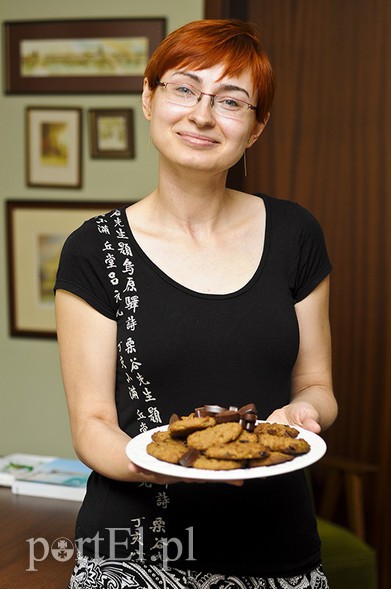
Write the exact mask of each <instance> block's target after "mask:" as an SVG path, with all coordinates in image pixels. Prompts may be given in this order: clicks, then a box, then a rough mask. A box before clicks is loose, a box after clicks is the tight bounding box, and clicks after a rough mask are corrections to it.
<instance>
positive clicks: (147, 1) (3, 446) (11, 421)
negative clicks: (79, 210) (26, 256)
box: [0, 0, 203, 456]
mask: <svg viewBox="0 0 391 589" xmlns="http://www.w3.org/2000/svg"><path fill="white" fill-rule="evenodd" d="M0 17H1V21H2V22H3V21H9V20H57V19H62V18H64V19H70V18H75V19H78V18H105V17H108V18H129V17H165V18H166V19H167V31H171V30H172V29H175V28H176V27H178V26H180V25H182V24H184V23H185V22H187V21H190V20H195V19H198V18H202V17H203V0H191V1H188V0H110V1H108V0H68V2H63V1H62V0H61V1H60V0H52V1H51V2H47V0H33V1H32V2H26V0H0ZM1 34H2V31H1ZM1 47H3V39H1ZM41 105H43V106H78V107H81V108H82V109H83V140H84V147H83V176H84V181H83V187H82V189H81V190H72V189H71V190H55V189H50V188H42V189H41V188H28V187H27V186H26V184H25V175H24V169H25V168H24V166H25V161H24V111H25V107H26V106H41ZM94 107H97V108H99V107H101V108H105V107H131V108H133V109H134V115H135V149H136V157H135V159H134V160H127V161H126V160H125V161H112V160H92V159H90V156H89V149H88V142H87V138H88V135H87V121H86V111H87V109H89V108H94ZM155 170H156V154H155V152H154V150H153V148H151V149H148V127H147V124H146V122H145V121H144V120H143V117H142V113H141V109H140V99H139V96H137V95H134V94H132V95H110V94H107V95H41V96H40V95H22V96H17V95H7V96H6V95H5V94H4V89H3V88H2V90H1V94H0V200H1V203H0V227H1V238H0V239H1V245H2V247H1V248H0V403H1V404H0V455H1V454H8V453H11V452H29V453H39V454H54V455H58V456H72V455H73V449H72V445H71V441H70V435H69V427H68V416H67V410H66V405H65V401H64V394H63V388H62V382H61V376H60V369H59V360H58V351H57V344H56V342H55V341H54V340H53V341H52V340H39V339H29V338H20V337H10V336H9V327H8V291H7V260H6V256H7V252H6V227H5V214H4V213H5V206H4V202H5V200H6V199H9V198H12V199H14V198H19V199H31V200H35V199H38V200H45V199H46V200H52V199H59V200H75V201H76V200H89V201H91V202H94V201H99V200H124V199H139V198H141V197H142V196H143V195H145V194H147V193H148V192H149V191H150V190H152V188H153V186H154V183H155V177H156V176H155Z"/></svg>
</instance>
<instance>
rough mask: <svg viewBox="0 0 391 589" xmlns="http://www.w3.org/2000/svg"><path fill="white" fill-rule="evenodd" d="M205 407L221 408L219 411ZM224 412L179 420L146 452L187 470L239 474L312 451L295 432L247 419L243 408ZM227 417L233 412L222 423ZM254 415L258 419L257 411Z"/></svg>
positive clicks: (156, 436)
mask: <svg viewBox="0 0 391 589" xmlns="http://www.w3.org/2000/svg"><path fill="white" fill-rule="evenodd" d="M205 407H206V408H208V407H213V408H216V406H215V405H214V406H205ZM246 407H248V406H246ZM252 407H253V406H252ZM220 409H221V411H215V412H213V411H209V414H208V413H206V410H205V409H203V410H202V411H200V410H199V409H198V410H196V412H194V413H192V414H190V415H189V416H185V417H178V416H175V417H174V418H172V419H171V420H170V425H169V427H168V429H167V430H164V431H157V432H155V433H154V434H153V435H152V442H150V443H149V444H148V445H147V448H146V450H147V452H148V454H150V455H151V456H154V457H155V458H158V459H159V460H163V461H165V462H170V463H172V464H179V465H181V466H186V467H192V468H202V469H207V470H233V469H235V468H252V467H255V466H270V465H273V464H280V463H282V462H287V461H290V460H293V459H294V458H295V457H296V456H298V455H301V454H306V453H307V452H309V451H310V449H311V448H310V445H309V444H308V442H307V441H306V440H304V439H302V438H299V437H298V435H299V432H298V430H297V429H295V428H293V427H291V426H288V425H284V424H280V423H267V422H262V423H258V424H256V420H253V419H251V420H249V419H247V420H246V419H243V418H242V417H243V414H242V416H240V413H239V412H240V410H238V409H237V408H232V409H231V408H230V409H225V408H220ZM235 411H237V413H238V414H239V416H240V417H239V419H238V420H235V421H234V420H233V415H232V413H234V412H235ZM224 412H229V414H226V417H228V419H227V420H226V421H223V422H222V423H221V421H220V420H221V419H222V418H224V416H223V415H221V414H222V413H224ZM197 413H198V414H197ZM205 413H206V414H205ZM251 414H252V415H254V409H252V413H251ZM250 423H251V424H252V426H253V427H251V428H249V426H248V424H250ZM249 430H251V431H249Z"/></svg>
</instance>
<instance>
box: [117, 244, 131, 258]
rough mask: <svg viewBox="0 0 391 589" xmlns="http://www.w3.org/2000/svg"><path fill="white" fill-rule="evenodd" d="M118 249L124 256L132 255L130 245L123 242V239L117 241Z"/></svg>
mask: <svg viewBox="0 0 391 589" xmlns="http://www.w3.org/2000/svg"><path fill="white" fill-rule="evenodd" d="M118 251H119V253H120V254H122V255H124V256H133V252H132V250H131V247H130V245H129V244H128V243H124V242H123V241H120V242H119V243H118Z"/></svg>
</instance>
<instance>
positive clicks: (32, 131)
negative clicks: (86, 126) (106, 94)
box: [25, 106, 82, 188]
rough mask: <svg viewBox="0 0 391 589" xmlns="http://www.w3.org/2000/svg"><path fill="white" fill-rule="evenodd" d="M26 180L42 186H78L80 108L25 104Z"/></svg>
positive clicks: (33, 184) (80, 157) (80, 138)
mask: <svg viewBox="0 0 391 589" xmlns="http://www.w3.org/2000/svg"><path fill="white" fill-rule="evenodd" d="M25 112H26V133H25V136H26V183H27V186H32V187H34V186H39V187H42V188H80V187H81V185H82V155H81V154H82V132H81V119H82V109H81V108H79V107H68V106H65V107H57V106H56V107H53V106H27V107H26V111H25Z"/></svg>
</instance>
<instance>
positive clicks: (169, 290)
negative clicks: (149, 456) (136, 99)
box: [55, 20, 337, 589]
mask: <svg viewBox="0 0 391 589" xmlns="http://www.w3.org/2000/svg"><path fill="white" fill-rule="evenodd" d="M273 91H274V77H273V72H272V70H271V67H270V64H269V61H268V59H267V57H266V55H265V54H264V52H263V50H262V47H261V44H260V39H259V34H258V32H257V31H256V29H255V28H254V27H253V26H250V25H249V24H246V23H243V22H240V21H233V20H232V21H231V20H223V21H213V20H205V21H197V22H193V23H190V24H188V25H185V26H184V27H181V28H180V29H178V30H177V31H174V32H173V33H172V34H171V35H169V36H168V37H167V38H166V39H165V40H164V41H163V42H162V43H161V45H160V47H158V49H157V50H156V51H155V53H154V55H153V56H152V57H151V59H150V61H149V63H148V65H147V68H146V72H145V82H144V91H143V95H142V107H143V111H144V115H145V117H146V119H147V120H148V121H149V122H150V138H151V141H152V142H153V144H154V145H155V147H156V149H157V150H158V152H159V173H158V182H157V187H156V189H155V190H154V191H153V192H152V193H151V194H149V195H148V196H146V197H145V198H143V199H142V200H140V201H138V202H137V203H135V204H133V205H131V206H129V207H124V208H122V209H119V210H114V211H111V212H110V213H108V214H106V215H103V216H99V217H97V218H96V219H91V220H89V221H87V222H86V223H85V224H84V225H83V226H82V227H81V228H79V229H78V230H77V231H75V232H74V233H73V234H72V235H71V236H70V237H69V238H68V240H67V242H66V244H65V246H64V250H63V252H62V257H61V261H60V266H59V271H58V276H57V282H56V286H55V290H56V311H57V325H58V341H59V346H60V355H61V363H62V371H63V379H64V386H65V390H66V394H67V401H68V407H69V413H70V423H71V430H72V436H73V441H74V446H75V449H76V452H77V454H78V456H79V457H80V458H81V460H83V461H84V462H85V463H86V464H87V465H88V466H90V467H91V468H92V469H93V474H92V475H91V477H90V480H89V484H88V490H87V495H86V498H85V501H84V503H83V505H82V507H81V510H80V514H79V517H78V521H77V527H76V538H77V542H78V548H79V552H80V553H79V557H78V562H77V564H76V568H75V571H74V574H73V576H72V579H71V582H70V587H71V588H72V589H76V588H78V589H85V588H87V587H94V588H97V587H111V588H114V587H176V588H180V587H211V586H215V587H217V586H218V587H221V588H223V587H235V586H237V587H248V588H250V587H251V588H255V587H270V588H272V587H273V588H275V587H284V588H287V587H300V588H302V587H317V588H325V587H327V581H326V579H325V577H324V575H323V572H322V568H321V561H320V553H319V538H318V535H317V531H316V523H315V518H314V514H313V512H312V508H311V501H310V497H309V493H308V489H307V486H306V481H305V476H304V474H303V472H302V471H295V472H293V473H290V474H285V475H281V476H276V477H267V478H264V479H254V480H250V481H246V482H245V483H244V484H243V481H236V482H234V483H232V484H216V483H211V482H207V481H205V482H203V483H201V484H199V483H198V484H196V483H195V482H192V481H190V482H183V481H182V480H181V479H176V478H173V477H168V476H162V475H158V474H155V473H153V472H149V471H147V470H144V469H142V468H139V467H137V466H136V465H135V464H132V463H129V461H128V459H127V458H126V455H125V447H126V445H127V443H128V441H129V439H130V438H131V437H133V436H136V435H137V434H139V433H141V432H144V431H146V430H148V429H151V428H154V427H157V426H159V425H163V424H166V423H168V421H169V418H170V416H171V415H172V414H173V413H177V414H181V415H186V414H188V413H190V412H191V411H192V410H193V409H194V408H195V407H198V406H202V405H204V404H210V403H213V404H219V405H222V406H228V405H238V406H241V405H244V404H246V403H249V402H252V403H255V405H256V407H257V409H258V416H259V417H260V418H262V419H268V420H271V421H279V422H282V423H290V424H294V425H298V426H301V427H304V428H307V429H308V430H310V431H312V432H315V433H319V432H321V431H323V430H325V429H326V428H327V427H329V426H330V425H331V424H332V422H333V421H334V419H335V417H336V412H337V409H336V402H335V398H334V395H333V390H332V381H331V369H330V333H329V321H328V290H329V280H328V275H329V273H330V270H331V268H330V263H329V260H328V258H327V253H326V250H325V246H324V241H323V236H322V232H321V230H320V228H319V225H318V223H317V222H316V220H315V219H314V218H313V217H312V215H311V214H310V213H308V212H307V211H305V210H304V209H303V208H302V207H300V206H299V205H297V204H294V203H291V202H288V201H285V200H279V199H275V198H270V197H267V196H265V195H258V196H254V195H250V194H245V193H243V192H238V191H235V190H231V189H228V188H227V187H226V178H227V172H228V170H229V168H230V167H232V166H233V165H234V164H235V163H236V162H237V161H238V160H239V159H240V158H241V157H242V156H243V154H245V150H246V149H248V148H249V147H251V145H253V144H254V143H255V141H257V139H258V138H259V136H260V135H261V133H262V131H263V129H264V127H265V125H266V123H267V120H268V117H269V111H270V107H271V103H272V100H273ZM214 583H216V584H214Z"/></svg>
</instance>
